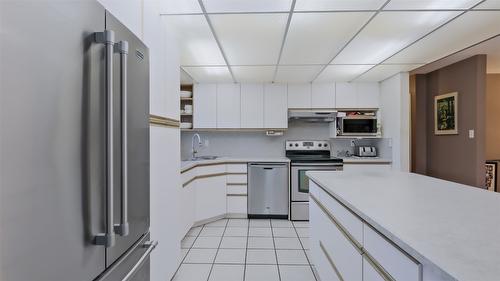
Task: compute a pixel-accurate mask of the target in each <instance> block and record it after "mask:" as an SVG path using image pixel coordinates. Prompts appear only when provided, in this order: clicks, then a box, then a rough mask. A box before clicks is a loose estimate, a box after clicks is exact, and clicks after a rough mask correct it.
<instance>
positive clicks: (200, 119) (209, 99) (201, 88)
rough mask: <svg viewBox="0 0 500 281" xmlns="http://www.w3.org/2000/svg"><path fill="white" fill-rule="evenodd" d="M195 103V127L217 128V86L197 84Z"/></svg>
mask: <svg viewBox="0 0 500 281" xmlns="http://www.w3.org/2000/svg"><path fill="white" fill-rule="evenodd" d="M193 103H194V105H193V114H194V116H193V122H194V124H193V127H194V128H217V85H216V84H195V85H194V89H193Z"/></svg>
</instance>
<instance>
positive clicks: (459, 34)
mask: <svg viewBox="0 0 500 281" xmlns="http://www.w3.org/2000/svg"><path fill="white" fill-rule="evenodd" d="M497 34H500V12H498V11H497V12H495V11H474V12H468V13H466V14H464V15H462V16H460V17H459V18H457V19H455V20H454V21H452V22H450V23H448V24H447V25H445V26H444V27H442V28H440V29H439V30H437V31H435V32H433V33H431V34H430V35H429V36H427V37H425V38H423V39H422V40H420V41H418V42H416V43H415V44H413V45H411V46H410V47H408V48H407V49H405V50H403V51H402V52H400V53H398V54H396V55H395V56H394V57H392V58H390V59H389V60H387V61H386V62H385V63H430V62H433V61H435V60H438V59H440V58H442V57H445V56H447V55H450V54H452V53H454V52H457V51H460V50H462V49H464V48H466V47H469V46H471V45H473V44H476V43H478V42H480V41H483V40H486V39H488V38H490V37H492V36H495V35H497Z"/></svg>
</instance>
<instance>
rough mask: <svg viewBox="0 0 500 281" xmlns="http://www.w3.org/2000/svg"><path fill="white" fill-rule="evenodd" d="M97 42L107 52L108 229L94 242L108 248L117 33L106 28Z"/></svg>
mask: <svg viewBox="0 0 500 281" xmlns="http://www.w3.org/2000/svg"><path fill="white" fill-rule="evenodd" d="M94 38H95V42H96V43H99V44H104V47H105V52H106V66H105V67H106V71H105V85H106V86H105V92H106V201H107V202H106V231H105V233H100V234H97V235H96V236H95V240H94V243H95V244H96V245H101V246H104V247H106V248H109V247H113V246H114V244H115V231H114V226H113V215H114V214H113V185H114V180H113V174H114V173H113V172H114V171H113V165H114V163H113V121H114V120H113V52H114V44H115V33H114V31H112V30H104V31H102V32H96V33H94Z"/></svg>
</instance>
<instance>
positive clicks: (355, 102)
mask: <svg viewBox="0 0 500 281" xmlns="http://www.w3.org/2000/svg"><path fill="white" fill-rule="evenodd" d="M335 85H336V86H335V89H336V92H335V101H336V107H337V108H349V109H358V108H359V109H368V108H378V107H379V101H380V89H379V84H378V83H377V82H371V83H336V84H335Z"/></svg>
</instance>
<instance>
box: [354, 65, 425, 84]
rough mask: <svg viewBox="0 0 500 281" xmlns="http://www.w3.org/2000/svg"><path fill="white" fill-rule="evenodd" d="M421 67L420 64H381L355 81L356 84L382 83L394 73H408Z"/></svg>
mask: <svg viewBox="0 0 500 281" xmlns="http://www.w3.org/2000/svg"><path fill="white" fill-rule="evenodd" d="M420 66H422V65H421V64H404V65H401V64H381V65H377V66H375V67H374V68H372V69H371V70H370V71H368V72H366V73H365V74H363V75H362V76H360V77H359V78H357V79H356V80H355V81H357V82H379V81H383V80H385V79H387V78H389V77H391V76H393V75H394V74H396V73H399V72H405V71H410V70H413V69H415V68H418V67H420Z"/></svg>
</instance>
